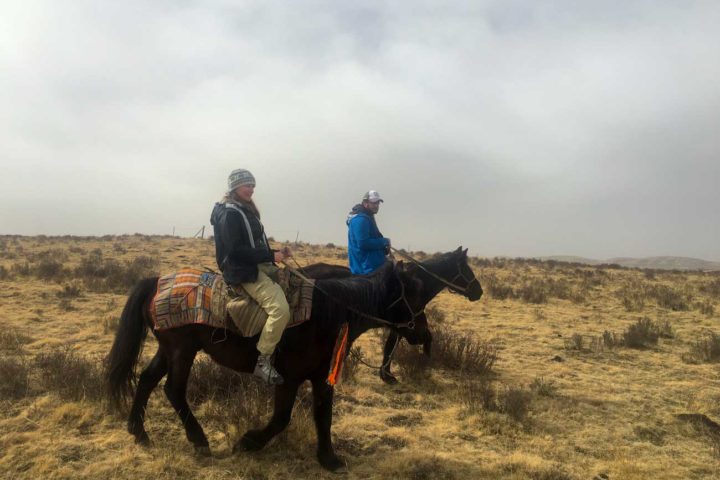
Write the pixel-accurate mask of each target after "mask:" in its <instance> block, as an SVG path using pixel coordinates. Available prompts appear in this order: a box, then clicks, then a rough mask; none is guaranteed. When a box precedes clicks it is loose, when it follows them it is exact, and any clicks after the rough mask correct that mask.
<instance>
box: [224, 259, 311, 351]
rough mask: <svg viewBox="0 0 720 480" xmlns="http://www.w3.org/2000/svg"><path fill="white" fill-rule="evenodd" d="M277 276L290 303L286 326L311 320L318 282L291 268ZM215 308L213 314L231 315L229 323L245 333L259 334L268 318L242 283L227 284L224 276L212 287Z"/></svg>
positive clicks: (279, 272)
mask: <svg viewBox="0 0 720 480" xmlns="http://www.w3.org/2000/svg"><path fill="white" fill-rule="evenodd" d="M277 280H278V284H279V285H280V287H281V288H282V290H283V292H284V293H285V298H287V301H288V305H289V306H290V320H289V321H288V324H287V326H286V327H285V328H291V327H296V326H298V325H300V324H301V323H304V322H306V321H307V320H309V319H310V315H311V314H312V295H313V290H314V288H315V282H314V281H312V280H311V281H305V280H303V279H302V278H300V277H298V276H297V275H294V274H293V273H292V272H290V271H289V270H288V269H280V270H279V271H278V272H277ZM212 311H213V316H220V315H227V316H229V317H230V321H228V323H230V322H232V323H233V324H234V326H235V328H236V329H237V331H239V333H240V334H241V335H242V336H244V337H253V336H255V335H257V334H259V333H260V332H261V331H262V329H263V327H264V326H265V322H266V321H267V313H265V310H263V309H262V307H260V305H258V303H257V302H256V301H255V300H254V299H253V298H251V297H250V295H248V294H247V292H246V291H245V290H244V289H243V288H242V287H240V286H238V287H236V288H232V287H228V286H227V284H225V282H224V281H223V280H222V277H220V278H219V281H217V284H216V285H215V287H214V288H213V295H212Z"/></svg>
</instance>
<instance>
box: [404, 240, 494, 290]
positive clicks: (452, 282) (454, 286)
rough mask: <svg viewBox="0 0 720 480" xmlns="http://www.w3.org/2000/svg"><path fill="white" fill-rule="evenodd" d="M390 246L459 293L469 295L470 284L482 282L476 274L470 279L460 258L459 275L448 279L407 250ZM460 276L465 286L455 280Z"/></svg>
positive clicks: (458, 263)
mask: <svg viewBox="0 0 720 480" xmlns="http://www.w3.org/2000/svg"><path fill="white" fill-rule="evenodd" d="M390 248H391V249H392V251H393V252H395V253H397V254H398V255H400V256H401V257H403V258H405V259H406V260H408V261H409V262H410V263H413V264H414V265H416V266H417V267H418V268H419V269H420V270H422V271H423V272H425V273H427V274H428V275H430V276H431V277H433V278H434V279H436V280H438V281H440V282H442V283H443V284H444V285H446V286H447V287H448V288H450V289H451V290H452V291H454V292H457V293H459V294H461V295H465V296H467V295H468V292H469V290H470V285H472V284H473V283H478V284H479V283H480V282H479V281H478V279H477V278H475V276H474V275H473V277H472V278H470V279H468V277H467V276H466V275H465V274H464V273H463V268H462V260H460V259H458V262H457V275H455V276H454V277H453V278H452V280H450V281H447V280H445V279H444V278H442V277H441V276H440V275H438V274H436V273H433V272H431V271H430V270H428V269H427V268H426V267H425V266H424V265H423V264H422V263H420V262H418V261H417V260H415V259H414V258H413V257H411V256H410V255H408V254H406V253H405V252H403V251H401V250H398V249H397V248H394V247H390ZM458 278H460V279H462V280H463V281H464V282H465V286H464V287H461V286H460V285H457V284H456V283H455V281H456V280H457V279H458Z"/></svg>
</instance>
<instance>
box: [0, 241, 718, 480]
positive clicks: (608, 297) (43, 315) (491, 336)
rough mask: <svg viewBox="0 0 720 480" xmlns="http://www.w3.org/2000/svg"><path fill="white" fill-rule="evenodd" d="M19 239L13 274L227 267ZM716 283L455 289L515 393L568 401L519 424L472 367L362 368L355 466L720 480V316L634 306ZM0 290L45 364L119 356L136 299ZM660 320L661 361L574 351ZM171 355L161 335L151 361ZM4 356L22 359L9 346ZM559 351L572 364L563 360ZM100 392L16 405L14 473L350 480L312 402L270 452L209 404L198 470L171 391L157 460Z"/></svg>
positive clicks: (367, 347)
mask: <svg viewBox="0 0 720 480" xmlns="http://www.w3.org/2000/svg"><path fill="white" fill-rule="evenodd" d="M3 245H4V248H0V253H2V256H0V265H3V266H5V267H6V269H8V270H9V269H11V267H12V265H14V264H17V263H19V262H21V261H23V260H24V259H26V258H28V257H30V258H31V257H32V255H33V254H37V253H38V252H42V251H46V250H48V249H57V251H59V250H62V251H66V252H67V258H66V259H64V260H63V263H64V265H65V266H66V267H68V268H71V267H73V266H76V265H77V264H78V263H79V261H80V258H81V257H82V256H83V255H85V254H87V253H88V252H90V251H91V250H93V249H95V248H100V249H101V250H102V251H103V253H104V255H105V256H111V257H113V258H118V259H119V260H121V261H124V260H129V259H132V258H134V257H136V256H138V255H150V256H153V257H156V258H159V259H160V270H161V271H163V272H165V271H170V270H173V269H176V268H178V267H180V266H184V265H197V266H213V265H214V261H213V256H212V255H213V249H212V244H211V243H209V242H207V241H201V240H182V239H171V238H158V237H140V236H131V237H121V238H114V239H113V238H109V239H105V240H102V239H88V240H79V239H45V238H41V237H37V238H32V237H31V238H20V239H18V240H17V241H12V240H9V239H7V238H5V239H4V242H3ZM450 247H452V246H448V248H450ZM71 248H72V250H73V251H71ZM57 251H56V256H57ZM341 257H342V250H340V249H332V248H320V247H312V246H303V247H302V248H301V249H300V251H299V252H298V261H299V262H300V263H301V264H306V263H311V262H314V261H330V262H334V263H342V262H343V260H342V258H341ZM583 270H586V271H592V270H593V269H592V267H588V268H587V269H583ZM477 271H478V272H479V273H480V272H481V273H482V275H483V276H486V275H489V274H490V273H495V274H496V276H497V277H498V278H501V279H503V280H504V281H507V282H508V284H509V285H513V286H515V287H517V286H519V285H521V284H522V283H523V282H525V281H527V280H528V279H531V278H541V277H544V276H548V277H550V278H566V279H569V280H570V281H571V286H572V288H574V289H579V288H580V285H581V279H580V277H579V276H578V275H579V274H578V273H577V272H578V271H577V270H576V269H574V268H573V269H569V268H568V269H563V268H562V267H556V268H555V269H554V270H553V271H548V270H547V269H546V268H545V267H543V266H542V264H539V265H535V264H518V263H514V262H507V263H506V264H505V265H497V264H493V265H490V266H486V267H485V268H482V269H479V268H478V269H477ZM598 278H599V276H598ZM711 278H712V277H707V276H700V275H699V274H690V273H688V274H662V275H660V274H657V275H656V278H655V279H645V278H644V276H643V274H642V273H641V272H637V271H629V270H608V271H606V277H603V280H602V283H601V284H598V285H587V284H586V285H585V289H584V290H582V295H581V297H583V298H584V301H583V299H582V298H579V299H577V301H576V302H571V301H569V300H559V299H557V298H550V299H549V301H548V302H547V303H543V304H539V305H534V304H528V303H524V302H522V301H520V300H512V299H508V300H497V299H493V298H491V297H490V296H489V295H487V294H486V295H485V296H484V297H483V299H482V300H481V301H480V302H476V303H469V302H467V301H466V300H465V299H463V298H460V297H458V296H455V295H452V294H449V293H447V292H445V293H442V294H441V295H440V296H439V297H438V298H437V299H436V301H435V302H434V305H435V306H436V307H437V308H438V309H439V310H440V311H442V312H444V313H445V321H444V323H445V324H446V325H448V326H450V327H452V328H453V329H456V330H458V331H463V332H472V333H473V334H474V335H476V336H477V337H478V338H480V339H483V340H487V341H491V342H493V343H494V344H496V345H497V346H498V348H499V349H500V352H499V355H500V357H499V360H498V363H497V364H496V367H495V370H496V374H497V375H496V383H497V385H498V389H499V390H500V391H502V389H503V388H507V387H515V388H519V387H522V388H524V389H527V388H528V385H530V384H531V382H533V380H535V379H537V378H539V377H542V379H543V381H544V382H549V383H551V384H552V385H554V387H556V390H555V391H554V392H553V393H552V394H551V395H549V396H542V395H537V394H534V395H533V396H532V397H531V401H530V413H529V415H528V417H527V418H526V419H525V420H523V421H520V422H518V421H515V420H513V419H512V418H511V416H509V415H507V414H504V413H499V412H496V411H483V410H480V411H475V410H472V411H471V410H468V409H467V408H466V407H465V406H464V405H463V402H464V401H466V400H467V399H466V397H465V396H464V394H463V388H464V386H465V385H466V384H467V382H468V378H467V377H466V376H464V375H462V374H460V373H459V372H456V371H452V370H448V369H444V368H434V369H433V370H432V371H431V372H430V374H429V376H428V377H426V378H424V379H421V380H417V381H410V380H409V379H407V378H405V379H403V378H402V374H403V370H402V369H401V368H400V367H396V370H397V371H398V372H399V376H400V377H401V383H400V384H399V385H397V386H393V387H389V386H386V385H384V384H382V383H381V381H380V380H379V379H378V378H377V376H376V375H375V372H373V371H371V370H370V369H368V368H365V367H359V369H358V373H357V378H356V380H355V381H354V382H348V383H345V384H342V385H341V386H339V387H338V389H337V391H338V395H337V400H336V403H335V422H334V430H333V432H334V437H335V439H336V447H337V450H338V452H339V453H340V454H341V455H343V456H344V458H346V460H347V462H348V467H349V474H348V478H416V479H424V478H501V479H522V478H543V479H565V478H578V479H579V478H592V477H593V476H594V475H597V474H599V473H606V474H607V475H608V476H609V478H611V479H634V478H637V479H641V478H642V479H645V478H663V479H686V478H720V474H718V470H719V469H720V452H719V451H718V443H716V442H713V441H712V440H711V438H710V437H708V436H707V435H706V434H704V433H703V432H701V431H697V430H695V429H694V428H693V427H691V426H689V425H687V424H684V423H681V422H678V421H677V419H676V418H675V415H676V414H679V413H694V412H699V413H704V414H707V415H708V416H710V417H711V418H713V419H715V420H718V419H719V418H720V377H719V376H718V373H720V369H718V365H717V364H712V363H710V364H708V363H700V364H691V363H687V362H684V361H683V360H682V357H683V355H685V354H686V353H687V352H688V351H689V348H690V344H691V342H693V341H695V340H697V339H698V338H699V335H700V334H701V332H702V331H703V329H711V330H714V331H715V332H718V331H719V330H720V328H719V326H718V317H717V313H716V314H715V315H714V316H707V315H702V314H701V313H700V312H698V311H697V310H689V311H678V312H674V311H667V310H665V309H662V308H659V307H658V306H657V305H656V304H655V303H654V302H648V303H646V305H645V306H644V307H643V309H642V311H640V312H628V311H626V309H625V308H624V307H623V304H622V303H621V301H620V299H619V298H618V295H617V292H618V291H619V290H620V289H621V287H622V286H623V285H625V284H627V283H628V282H630V281H631V280H633V281H635V282H646V283H653V282H654V283H662V284H665V285H669V286H672V287H676V288H686V286H688V285H689V286H690V287H693V288H694V290H693V291H694V295H695V299H699V300H702V299H705V298H706V297H705V296H704V294H701V293H700V292H699V290H698V289H697V287H698V286H699V285H701V284H703V283H704V282H708V281H710V279H711ZM68 279H69V277H68ZM0 286H1V287H2V288H1V289H0V292H1V293H0V303H2V306H3V308H2V310H1V311H2V314H3V317H2V318H3V320H4V322H3V323H4V325H5V328H6V329H15V331H19V332H22V333H23V334H24V335H26V336H28V337H29V338H27V339H25V341H24V342H23V343H24V344H23V347H22V351H23V352H24V354H23V358H25V359H27V360H28V361H31V360H32V359H33V358H34V357H36V356H37V355H39V354H41V353H43V352H48V351H51V350H52V349H53V348H54V347H56V346H59V345H68V346H70V347H72V348H74V349H76V351H77V352H79V353H80V354H81V355H83V356H86V357H88V358H91V359H99V358H101V357H102V355H104V354H105V353H106V352H107V351H108V350H109V346H110V344H111V342H112V338H113V332H112V329H111V328H108V327H107V326H106V323H107V324H108V325H112V320H113V318H116V317H117V316H119V314H120V311H121V309H122V305H123V303H124V296H123V295H121V294H116V293H93V292H92V291H90V290H89V289H87V288H86V287H85V286H83V294H82V296H81V297H80V298H77V299H73V300H72V301H71V307H72V308H73V309H72V310H67V309H66V308H65V307H66V306H67V305H65V306H62V305H61V304H60V300H59V299H58V298H57V297H56V296H55V292H56V291H59V290H60V289H61V284H60V283H56V282H54V281H42V280H39V279H38V278H36V277H34V276H16V277H15V278H12V279H5V280H2V281H0ZM716 300H717V299H716V298H715V299H713V301H716ZM643 316H647V317H649V318H651V319H653V320H663V321H664V320H667V321H669V323H670V324H671V325H672V327H673V329H674V331H675V337H674V338H672V339H661V341H660V343H659V344H658V346H657V347H653V348H649V349H644V350H634V349H626V348H617V349H608V348H598V347H597V345H596V348H584V349H581V350H577V349H570V348H569V347H570V346H572V345H573V344H572V342H571V341H570V340H571V338H572V335H573V334H580V335H583V336H584V337H583V338H584V339H585V340H586V344H590V343H591V342H592V341H593V340H597V338H598V337H599V336H600V335H601V334H602V333H603V331H605V330H608V331H613V332H618V333H621V332H622V331H624V330H625V329H626V328H627V327H628V326H629V325H630V324H632V323H634V322H635V321H636V320H637V319H638V318H640V317H643ZM576 338H577V337H576ZM360 344H361V346H362V348H363V351H365V352H368V356H369V357H370V360H371V361H372V362H374V363H376V364H377V363H378V362H379V352H380V338H379V336H378V335H377V334H373V333H369V334H367V335H365V336H364V337H363V338H362V339H361V341H360ZM154 349H155V346H154V343H153V341H152V340H149V341H148V343H147V347H146V349H145V356H146V357H148V356H150V355H151V354H152V353H153V352H154ZM0 355H2V356H4V357H10V356H13V355H15V356H16V355H17V352H14V351H9V350H8V349H7V348H6V349H5V350H3V351H0ZM556 356H559V357H561V358H562V360H563V361H555V360H553V358H554V357H556ZM33 381H35V380H33ZM304 395H306V396H307V395H309V393H305V394H304ZM301 396H302V395H301ZM92 397H93V395H89V398H87V399H85V400H82V401H67V400H63V399H61V398H60V397H59V396H58V395H57V393H56V392H54V391H52V390H50V391H43V389H42V388H39V387H36V388H34V391H33V394H32V395H29V396H26V397H24V398H20V399H18V400H10V399H7V398H6V399H4V400H3V401H2V410H1V413H0V477H2V478H37V477H52V478H103V479H104V478H148V479H150V478H152V479H159V478H204V479H220V478H309V477H315V478H333V477H334V476H333V475H331V474H328V473H326V472H324V471H322V470H321V469H320V468H319V466H318V464H317V462H316V461H315V459H314V450H315V448H314V445H315V438H314V432H313V426H312V421H311V419H309V415H308V411H307V408H306V406H305V405H307V401H303V402H302V405H301V406H300V408H299V409H298V410H297V411H296V413H295V416H294V419H293V422H292V424H291V427H290V428H289V430H288V432H287V433H284V434H282V435H281V436H280V437H279V438H278V439H276V440H275V441H273V442H272V443H271V444H270V445H269V446H268V447H267V448H266V450H265V451H263V452H260V453H259V454H242V455H238V456H232V455H230V453H229V452H230V448H231V445H232V443H233V442H234V441H235V440H236V439H237V438H238V436H239V435H240V434H242V432H243V431H244V428H245V425H227V424H225V425H223V424H222V422H217V421H216V417H213V415H211V412H212V408H211V407H212V405H211V404H210V403H209V402H208V403H203V404H200V405H197V406H196V407H195V411H196V413H197V414H198V418H199V420H200V422H201V423H203V425H204V426H205V427H206V433H207V434H208V437H209V438H210V443H211V447H212V448H213V451H214V454H215V456H214V457H213V458H212V459H197V458H195V457H194V456H193V454H192V449H191V447H190V445H189V444H188V443H187V441H186V440H185V438H184V433H183V430H182V427H181V425H180V422H179V420H178V419H177V418H176V416H175V414H174V412H173V411H172V409H171V407H170V405H169V403H168V402H167V400H166V399H165V398H164V396H163V394H162V389H160V388H158V389H157V390H156V391H155V392H154V394H153V396H152V397H151V400H150V405H149V409H148V419H147V427H148V432H149V434H150V436H151V438H152V439H153V440H154V442H155V447H154V448H152V449H148V450H144V449H141V448H139V447H136V446H135V445H134V444H133V443H132V439H131V437H130V436H129V435H128V434H127V433H126V432H125V429H124V419H123V418H119V417H117V416H115V415H112V414H109V413H107V412H106V410H105V408H104V406H103V404H102V403H101V402H100V401H98V400H93V399H92ZM304 398H305V400H307V397H304ZM237 401H238V402H242V398H238V399H237Z"/></svg>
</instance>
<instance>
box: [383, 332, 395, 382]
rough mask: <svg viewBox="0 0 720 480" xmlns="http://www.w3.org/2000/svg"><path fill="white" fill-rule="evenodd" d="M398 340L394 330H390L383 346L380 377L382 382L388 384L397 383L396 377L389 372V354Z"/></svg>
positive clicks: (390, 358)
mask: <svg viewBox="0 0 720 480" xmlns="http://www.w3.org/2000/svg"><path fill="white" fill-rule="evenodd" d="M399 341H400V337H399V336H398V334H397V333H395V332H392V331H391V332H390V335H388V338H387V340H386V341H385V348H383V362H382V366H381V367H380V378H381V379H382V381H383V382H385V383H387V384H388V385H394V384H396V383H398V380H397V378H395V376H394V375H393V374H392V373H390V363H391V362H392V357H391V355H392V354H393V351H395V347H396V346H397V343H398V342H399Z"/></svg>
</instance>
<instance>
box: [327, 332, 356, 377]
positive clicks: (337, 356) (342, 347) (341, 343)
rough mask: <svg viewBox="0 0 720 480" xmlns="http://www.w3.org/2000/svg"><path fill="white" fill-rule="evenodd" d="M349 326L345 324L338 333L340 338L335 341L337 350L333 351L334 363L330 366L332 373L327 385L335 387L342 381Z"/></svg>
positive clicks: (329, 375)
mask: <svg viewBox="0 0 720 480" xmlns="http://www.w3.org/2000/svg"><path fill="white" fill-rule="evenodd" d="M349 330H350V329H349V328H348V324H347V323H344V324H343V326H342V328H341V329H340V333H338V338H337V340H336V341H335V350H334V351H333V357H332V362H331V364H330V373H329V374H328V378H327V383H328V385H330V386H332V387H334V386H335V384H336V383H337V382H338V381H339V380H340V373H341V372H342V366H343V360H345V352H346V350H347V342H348V332H349Z"/></svg>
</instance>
